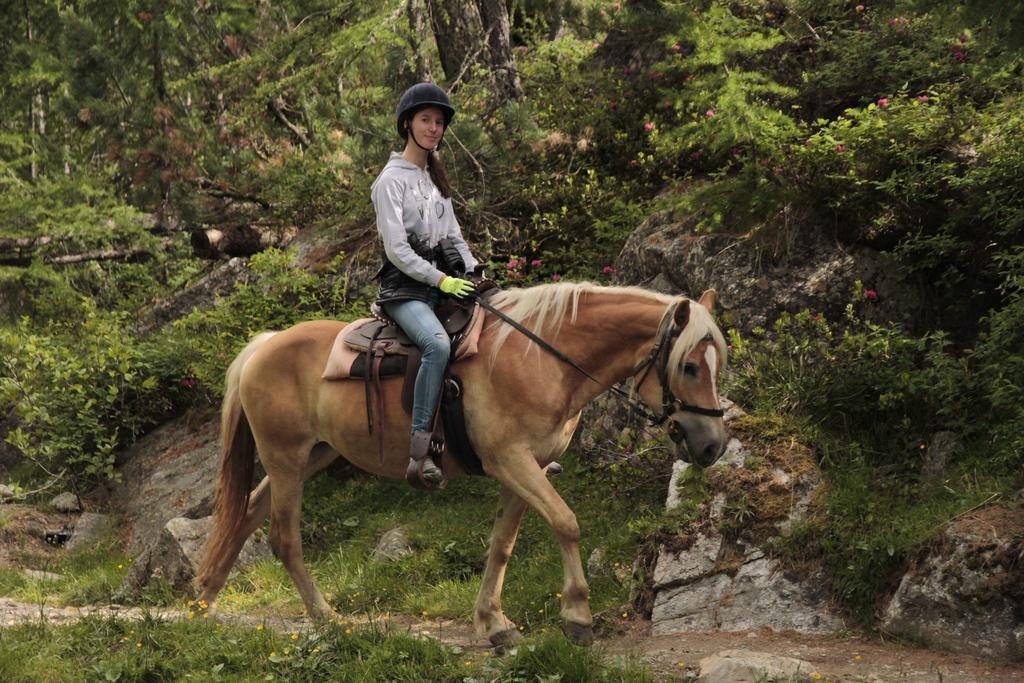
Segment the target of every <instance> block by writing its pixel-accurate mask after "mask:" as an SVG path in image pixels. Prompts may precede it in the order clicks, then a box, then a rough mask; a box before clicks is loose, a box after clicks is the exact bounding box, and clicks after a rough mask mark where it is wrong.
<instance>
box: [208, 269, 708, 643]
mask: <svg viewBox="0 0 1024 683" xmlns="http://www.w3.org/2000/svg"><path fill="white" fill-rule="evenodd" d="M714 299H715V293H714V291H713V290H708V291H707V292H705V293H704V294H703V296H701V299H700V302H699V303H698V302H691V301H690V300H688V299H685V298H672V297H668V296H665V295H662V294H657V293H654V292H650V291H648V290H645V289H640V288H637V287H601V286H597V285H593V284H590V283H559V284H548V285H540V286H535V287H530V288H525V289H515V290H508V291H504V292H500V293H499V294H498V295H496V296H495V297H493V298H492V299H491V304H492V306H494V307H495V308H497V309H498V310H500V311H502V312H503V313H505V314H506V315H507V316H509V317H510V318H512V319H513V320H515V321H518V322H520V323H521V324H523V325H525V326H526V327H527V328H529V329H531V330H532V331H533V332H534V333H536V334H537V335H539V336H540V337H541V338H543V339H544V340H545V341H547V342H548V343H550V344H551V345H552V346H554V347H556V348H557V349H558V350H559V351H561V352H562V353H563V354H565V355H566V356H568V357H569V358H570V359H571V360H572V361H574V362H575V363H576V364H578V367H576V368H574V367H572V366H571V365H570V364H568V363H566V362H564V361H562V360H559V359H558V358H556V357H555V356H554V355H552V354H550V353H547V352H546V351H544V350H541V349H540V348H538V345H537V344H536V343H535V342H533V341H531V340H530V339H528V338H527V337H526V336H525V335H524V334H522V333H521V332H519V331H515V330H513V329H512V328H511V327H510V326H509V325H508V324H507V323H505V322H503V321H501V320H498V319H497V318H495V316H494V315H493V314H491V315H490V316H489V318H488V324H487V325H486V326H485V327H484V331H483V333H482V334H481V338H480V353H478V354H477V355H475V356H472V357H470V358H467V359H465V360H463V361H460V362H459V363H457V364H456V365H455V366H453V372H454V373H455V374H457V375H459V376H460V377H461V379H462V381H463V383H464V386H465V396H466V400H465V413H466V422H467V427H468V432H469V436H470V439H471V440H472V442H473V444H474V445H475V447H476V451H477V453H478V454H479V456H480V459H481V462H482V463H483V467H484V470H485V471H486V473H487V474H488V475H489V476H491V477H494V478H495V479H497V480H498V481H499V482H501V494H500V498H499V501H498V512H497V519H496V521H495V523H494V530H493V532H492V534H491V541H490V548H489V550H488V553H487V564H486V568H485V569H484V575H483V580H482V583H481V587H480V594H479V596H478V598H477V601H476V607H475V614H474V622H475V624H476V627H477V631H478V633H479V634H480V635H486V636H487V637H488V638H489V639H490V641H491V642H492V643H493V644H494V645H495V646H497V647H505V646H506V645H508V644H509V643H511V642H514V641H515V640H518V638H519V632H518V631H517V630H516V627H515V624H513V623H512V622H511V621H510V620H509V619H507V618H506V617H505V615H504V613H503V612H502V608H501V590H502V584H503V582H504V577H505V568H506V566H507V565H508V560H509V555H510V554H511V552H512V548H513V545H514V544H515V540H516V535H517V534H518V531H519V524H520V521H521V520H522V517H523V513H524V512H525V511H526V508H527V506H529V507H532V508H533V509H534V510H536V511H537V512H538V513H540V515H541V516H542V517H543V518H544V520H545V521H546V522H547V523H548V525H549V526H550V527H551V529H552V531H553V532H554V534H555V537H556V538H557V541H558V544H559V547H560V550H561V556H562V569H563V575H564V583H563V586H562V599H561V616H562V619H563V623H564V625H565V627H566V631H567V633H568V634H569V635H570V636H571V637H572V638H574V639H575V640H576V641H577V642H583V643H588V642H590V641H591V639H592V637H593V635H592V633H593V632H592V618H591V613H590V604H589V589H588V587H587V582H586V578H585V576H584V573H583V567H582V565H581V563H580V545H579V541H580V529H579V526H578V524H577V522H576V516H575V515H574V514H573V512H572V510H570V509H569V507H568V506H567V505H566V504H565V502H564V501H563V500H562V498H561V497H560V496H559V495H558V492H557V491H556V490H555V489H554V487H553V486H552V485H551V483H550V482H549V480H548V478H547V477H546V476H545V472H544V469H545V467H546V466H547V465H548V464H549V463H551V462H553V461H555V460H556V459H557V458H558V457H559V456H561V455H562V453H563V452H564V451H565V449H566V448H567V447H568V445H569V441H570V439H571V438H572V435H573V432H574V431H575V429H576V426H577V424H578V423H579V419H580V411H581V410H582V409H583V407H584V406H585V405H587V403H589V402H590V401H591V400H592V399H594V398H595V397H596V396H597V395H599V394H600V393H602V392H603V391H605V390H606V389H607V388H608V387H610V386H612V385H614V384H616V383H617V382H620V381H623V380H626V379H629V378H631V377H632V379H633V380H634V383H635V384H636V394H637V395H638V396H639V397H640V400H641V401H642V402H643V403H644V404H645V405H646V406H648V407H651V408H654V409H658V410H660V411H661V414H662V415H663V416H665V417H666V418H667V419H668V420H669V421H670V425H671V427H670V428H671V429H672V431H673V438H674V439H675V440H676V441H677V444H678V448H677V455H678V456H679V457H684V458H686V459H688V460H691V461H693V462H696V463H698V464H700V465H710V464H711V463H713V462H714V461H715V460H716V459H717V458H718V456H719V455H720V454H721V452H722V450H723V447H724V444H725V440H726V433H725V427H724V424H723V420H722V411H721V409H720V405H719V398H718V393H717V389H716V380H717V377H718V374H719V372H720V371H721V368H722V366H723V365H724V363H725V360H726V346H725V342H724V340H723V338H722V334H721V332H720V331H719V329H718V327H717V326H716V325H715V323H714V321H713V320H712V317H711V314H710V311H711V308H712V306H713V305H714ZM343 326H344V323H341V322H334V321H313V322H306V323H301V324H299V325H295V326H294V327H292V328H289V329H287V330H285V331H283V332H277V333H263V334H261V335H259V336H257V337H256V338H255V339H253V341H252V342H251V343H250V344H249V345H248V346H247V347H246V348H245V349H244V350H243V351H242V352H241V353H240V354H239V355H238V357H237V358H236V359H235V360H234V362H233V363H232V364H231V367H230V368H229V369H228V373H227V381H226V390H225V395H224V405H223V413H222V432H223V439H224V450H223V456H222V459H221V465H220V482H219V486H218V492H217V499H216V505H215V507H216V509H215V521H214V525H213V529H212V532H211V535H210V539H209V541H208V543H207V546H206V550H205V554H204V560H203V562H202V565H201V567H200V569H199V573H198V576H197V577H196V586H197V588H198V591H199V599H200V601H205V603H203V604H206V605H209V606H210V607H211V608H212V606H213V603H214V601H215V600H216V597H217V594H218V592H219V591H220V590H221V588H223V586H224V583H225V582H226V581H227V577H228V573H229V571H230V570H231V567H232V565H233V564H234V563H235V560H236V559H237V557H238V553H239V551H240V549H241V547H242V545H243V543H244V542H245V540H246V539H247V538H248V536H249V535H250V534H251V533H252V532H253V531H254V530H255V529H256V528H257V527H259V526H260V525H261V524H262V523H263V521H264V520H265V519H266V518H267V515H268V514H269V515H270V544H271V547H272V549H273V551H274V554H275V555H276V556H277V557H278V558H279V559H280V560H281V562H283V563H284V566H285V567H286V568H287V570H288V573H289V574H290V575H291V577H292V580H293V581H294V582H295V585H296V587H297V588H298V590H299V593H300V594H301V595H302V600H303V602H304V603H305V606H306V610H307V612H308V613H309V615H310V616H311V617H312V618H314V619H327V618H331V617H333V616H334V612H333V610H332V609H331V607H330V606H329V605H328V604H327V602H326V601H325V600H324V598H323V596H322V595H321V593H320V591H319V590H318V589H317V587H316V586H315V585H314V583H313V580H312V577H311V576H310V574H309V572H308V571H307V569H306V566H305V564H304V563H303V559H302V546H301V541H300V534H299V509H300V499H301V496H302V488H303V483H304V482H305V481H306V480H307V479H308V478H309V477H310V476H311V475H312V474H314V473H315V472H317V471H319V470H321V469H323V468H324V467H325V466H326V465H327V464H328V463H330V462H331V461H332V460H333V459H334V458H336V457H337V456H338V455H339V454H340V455H343V456H344V457H345V458H346V459H348V460H349V461H350V462H352V463H353V464H354V465H356V466H357V467H359V468H360V469H363V470H365V471H367V472H371V473H373V474H379V475H382V476H386V477H394V478H403V477H404V476H405V468H406V463H407V462H408V455H407V454H408V452H409V431H410V424H409V418H408V417H406V416H405V413H404V412H403V411H402V410H401V408H400V407H399V406H400V400H401V396H400V394H401V388H402V387H401V385H402V381H401V379H397V378H396V379H392V380H386V381H385V382H384V383H383V392H384V399H385V401H386V405H387V406H388V408H387V409H386V412H387V413H388V416H389V417H388V425H389V432H388V434H386V435H385V453H386V457H385V458H384V460H383V462H381V461H380V460H379V458H378V444H377V437H376V435H371V434H369V433H368V431H367V415H366V401H365V394H364V387H363V383H362V382H361V381H353V380H341V381H325V380H323V379H321V378H320V375H321V372H322V371H323V369H324V365H325V363H326V361H327V356H328V353H329V351H330V349H331V344H332V342H333V341H334V338H335V336H336V335H337V334H338V332H339V330H341V328H342V327H343ZM499 352H500V353H499ZM588 375H589V376H588ZM684 441H685V444H686V446H687V448H686V449H684V448H683V442H684ZM687 450H688V452H689V457H687V456H686V452H687ZM257 454H258V456H259V459H260V461H261V462H262V464H263V468H264V470H265V471H266V473H267V476H266V477H264V478H263V480H262V481H261V482H260V484H259V485H258V486H257V487H256V488H255V489H254V490H252V491H251V492H250V486H251V483H252V478H253V471H254V466H255V457H256V455H257ZM444 469H445V471H446V473H447V474H448V476H454V475H457V474H459V471H458V466H457V465H455V464H454V463H453V462H449V460H448V458H447V456H446V459H445V463H444Z"/></svg>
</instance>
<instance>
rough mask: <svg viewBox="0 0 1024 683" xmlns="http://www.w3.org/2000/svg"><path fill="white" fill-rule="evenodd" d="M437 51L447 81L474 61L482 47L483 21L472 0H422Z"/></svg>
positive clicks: (456, 76)
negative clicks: (424, 2) (425, 4)
mask: <svg viewBox="0 0 1024 683" xmlns="http://www.w3.org/2000/svg"><path fill="white" fill-rule="evenodd" d="M426 2H427V13H428V15H429V18H430V28H431V29H432V30H433V32H434V40H435V42H436V43H437V54H438V56H440V58H441V67H442V68H443V69H444V75H445V78H446V79H447V80H448V82H449V83H455V82H457V81H458V80H459V79H460V78H462V75H463V74H464V73H465V72H466V71H467V70H468V69H469V67H470V66H471V65H472V63H473V62H475V61H477V60H478V58H479V55H480V53H481V52H482V50H483V48H484V43H483V40H484V25H483V22H482V21H481V19H480V10H479V8H478V7H477V6H476V3H475V2H474V1H473V0H426Z"/></svg>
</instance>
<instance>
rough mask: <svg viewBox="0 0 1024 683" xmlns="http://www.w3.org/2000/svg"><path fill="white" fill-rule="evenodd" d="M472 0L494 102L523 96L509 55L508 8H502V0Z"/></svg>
mask: <svg viewBox="0 0 1024 683" xmlns="http://www.w3.org/2000/svg"><path fill="white" fill-rule="evenodd" d="M476 1H477V4H478V5H479V7H480V18H481V20H482V21H483V25H484V29H485V30H486V31H487V51H488V62H489V66H490V73H491V78H492V79H493V81H494V91H495V92H494V94H495V96H496V97H497V104H499V105H502V104H505V103H506V102H509V101H510V100H517V99H519V98H520V97H522V96H523V88H522V86H521V85H520V84H519V73H518V72H517V71H516V62H515V59H513V58H512V39H511V28H510V26H509V21H508V10H507V9H506V8H505V0H476Z"/></svg>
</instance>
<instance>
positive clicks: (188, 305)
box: [138, 257, 252, 334]
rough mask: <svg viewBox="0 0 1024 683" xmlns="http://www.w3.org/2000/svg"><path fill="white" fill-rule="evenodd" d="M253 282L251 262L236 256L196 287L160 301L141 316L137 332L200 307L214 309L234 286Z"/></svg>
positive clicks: (213, 271)
mask: <svg viewBox="0 0 1024 683" xmlns="http://www.w3.org/2000/svg"><path fill="white" fill-rule="evenodd" d="M251 280H252V273H251V272H250V270H249V261H248V259H245V258H241V257H235V258H233V259H230V260H228V261H224V262H221V263H218V264H217V265H216V266H213V267H212V268H211V269H210V270H209V271H208V272H207V273H206V274H205V275H203V276H202V277H201V278H199V279H198V280H196V281H195V282H194V283H193V284H191V285H190V286H188V287H185V288H184V289H181V290H179V291H178V292H176V293H174V294H173V295H172V296H171V297H169V298H167V299H164V300H158V301H157V302H156V303H154V304H153V305H152V306H151V307H150V308H149V309H147V310H144V311H142V312H141V313H140V314H139V323H138V331H139V333H140V334H148V333H150V332H152V331H153V330H156V329H158V328H159V327H160V326H162V325H165V324H167V323H169V322H171V321H172V320H177V319H178V318H181V317H184V316H186V315H188V314H189V313H191V312H192V311H193V310H194V309H197V308H206V307H209V306H212V305H213V304H214V303H215V302H216V300H217V298H218V297H223V296H227V295H228V294H230V293H231V292H233V291H235V287H236V286H237V285H238V284H240V283H244V282H250V281H251Z"/></svg>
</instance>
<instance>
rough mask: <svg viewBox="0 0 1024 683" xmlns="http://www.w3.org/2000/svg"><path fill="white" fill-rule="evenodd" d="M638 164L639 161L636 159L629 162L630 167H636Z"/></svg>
mask: <svg viewBox="0 0 1024 683" xmlns="http://www.w3.org/2000/svg"><path fill="white" fill-rule="evenodd" d="M636 164H637V161H636V159H630V160H629V165H630V166H636Z"/></svg>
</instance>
